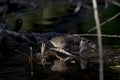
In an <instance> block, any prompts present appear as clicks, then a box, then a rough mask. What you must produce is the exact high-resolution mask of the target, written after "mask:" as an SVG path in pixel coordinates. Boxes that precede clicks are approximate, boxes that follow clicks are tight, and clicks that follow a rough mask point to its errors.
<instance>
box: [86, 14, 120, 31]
mask: <svg viewBox="0 0 120 80" xmlns="http://www.w3.org/2000/svg"><path fill="white" fill-rule="evenodd" d="M119 15H120V12H119V13H117V14H116V15H114V16H113V17H111V18H109V19H108V20H106V21H104V22H103V23H101V24H100V26H103V25H104V24H106V23H108V22H109V21H112V20H113V19H115V18H116V17H118V16H119ZM95 29H96V26H95V27H93V28H91V29H89V31H88V32H91V31H94V30H95Z"/></svg>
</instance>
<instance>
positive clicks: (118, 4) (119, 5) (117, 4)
mask: <svg viewBox="0 0 120 80" xmlns="http://www.w3.org/2000/svg"><path fill="white" fill-rule="evenodd" d="M112 4H114V5H116V6H118V7H120V3H118V2H116V1H112Z"/></svg>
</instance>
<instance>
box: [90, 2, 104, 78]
mask: <svg viewBox="0 0 120 80" xmlns="http://www.w3.org/2000/svg"><path fill="white" fill-rule="evenodd" d="M92 3H93V10H94V18H95V23H96V28H97V34H98V35H97V37H98V48H99V80H104V72H103V71H104V70H103V48H102V37H101V27H100V21H99V14H98V9H97V1H96V0H92Z"/></svg>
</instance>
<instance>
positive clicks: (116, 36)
mask: <svg viewBox="0 0 120 80" xmlns="http://www.w3.org/2000/svg"><path fill="white" fill-rule="evenodd" d="M97 35H98V34H74V35H72V36H97ZM101 36H102V37H114V38H120V36H119V35H104V34H102V35H101Z"/></svg>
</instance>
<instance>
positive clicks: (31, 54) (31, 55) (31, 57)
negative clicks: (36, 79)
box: [30, 47, 33, 76]
mask: <svg viewBox="0 0 120 80" xmlns="http://www.w3.org/2000/svg"><path fill="white" fill-rule="evenodd" d="M32 52H33V51H32V47H30V61H31V63H30V65H31V76H33V53H32Z"/></svg>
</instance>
